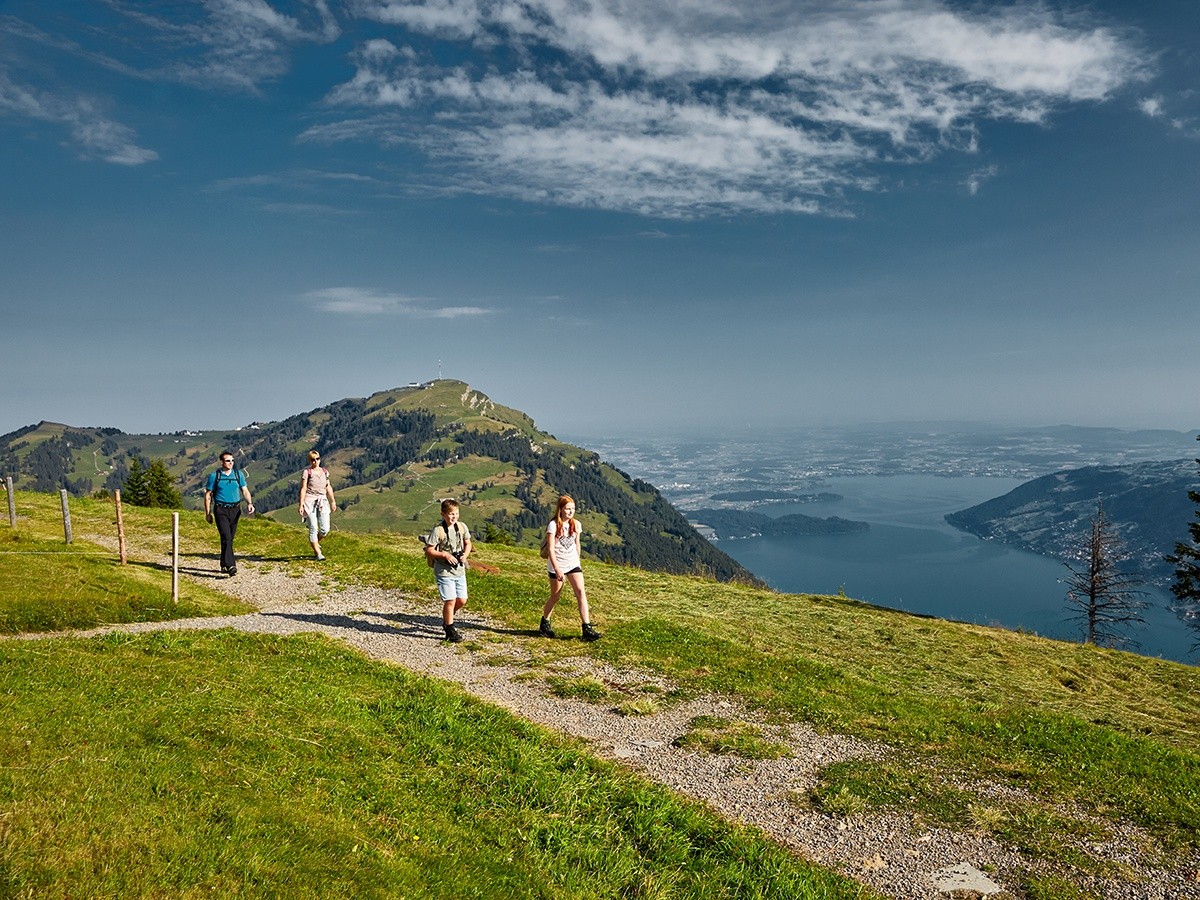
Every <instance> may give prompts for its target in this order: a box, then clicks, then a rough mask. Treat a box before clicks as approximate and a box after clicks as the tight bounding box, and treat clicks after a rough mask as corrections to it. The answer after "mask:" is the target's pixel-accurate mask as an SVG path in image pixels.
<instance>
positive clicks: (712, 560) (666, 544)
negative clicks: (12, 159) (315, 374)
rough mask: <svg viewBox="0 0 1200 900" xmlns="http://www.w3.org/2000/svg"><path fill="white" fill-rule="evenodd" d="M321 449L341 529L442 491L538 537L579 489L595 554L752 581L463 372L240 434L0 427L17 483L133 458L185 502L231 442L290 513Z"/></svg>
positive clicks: (195, 502)
mask: <svg viewBox="0 0 1200 900" xmlns="http://www.w3.org/2000/svg"><path fill="white" fill-rule="evenodd" d="M313 448H317V449H319V450H320V451H321V453H322V460H321V461H322V464H323V465H324V466H325V467H326V468H327V469H329V472H330V475H331V478H332V481H333V485H334V488H335V490H336V491H337V493H338V502H339V513H338V516H337V520H336V521H337V527H338V528H340V529H344V530H349V531H361V532H371V531H388V532H395V533H401V534H409V535H417V534H422V533H424V532H426V531H428V530H429V528H430V527H432V526H433V525H434V524H436V523H437V521H438V507H439V504H440V503H441V501H442V500H443V499H445V498H446V497H454V498H456V499H458V500H459V501H460V502H461V503H462V504H463V505H464V507H465V508H466V509H469V511H470V513H471V515H470V516H469V521H470V523H471V525H472V528H473V529H474V530H475V533H476V537H477V538H485V537H486V536H487V534H488V527H489V526H490V528H491V529H492V530H491V532H490V533H491V534H492V535H493V536H495V537H496V538H497V539H500V540H504V541H508V540H512V541H513V542H515V543H517V544H521V545H524V546H536V545H537V544H538V543H539V542H540V540H541V534H542V531H543V530H544V528H545V526H546V522H547V521H549V519H550V517H551V515H552V514H553V510H554V504H555V500H556V499H557V497H558V495H559V494H560V493H570V494H571V495H572V496H574V497H575V500H576V502H577V505H578V509H579V513H578V514H579V518H580V520H581V522H582V524H583V525H584V542H583V544H584V551H585V553H586V554H588V555H589V556H591V557H593V558H597V559H602V560H606V561H609V562H617V563H623V564H626V565H636V566H640V567H642V568H647V569H653V570H656V571H666V572H675V573H692V574H705V575H710V576H712V577H715V578H717V579H719V580H723V581H730V580H741V581H749V582H755V581H756V579H755V577H754V576H753V575H752V574H751V573H749V572H748V571H746V570H745V569H744V568H743V567H742V566H741V565H739V564H738V563H737V562H735V561H734V560H733V559H732V558H730V557H729V556H728V555H726V554H725V553H724V552H723V551H721V550H719V549H717V548H716V547H714V546H713V545H712V544H710V543H709V542H708V541H706V540H705V539H704V538H703V537H701V536H700V534H699V533H698V532H697V531H696V530H695V529H694V528H693V527H692V526H691V525H690V524H689V523H688V521H687V519H686V518H685V517H684V516H683V515H681V514H680V513H679V512H678V511H677V510H675V509H674V507H672V506H671V505H670V504H669V503H668V502H667V501H666V500H665V499H664V498H663V497H662V495H661V494H659V492H658V491H657V490H656V489H655V488H654V487H653V486H652V485H649V484H646V483H645V482H641V481H636V480H634V479H631V478H629V476H627V475H626V474H625V473H623V472H620V471H618V470H617V469H615V468H613V467H612V466H609V465H607V464H606V463H604V462H603V461H602V460H601V459H600V458H599V457H598V456H596V454H594V453H591V452H589V451H587V450H584V449H582V448H579V447H575V446H573V445H571V444H567V443H564V442H562V441H559V440H557V439H555V438H554V437H553V436H552V435H549V434H546V433H544V432H541V431H539V430H538V429H537V428H536V427H535V426H534V423H533V420H532V419H530V418H529V417H528V416H527V415H525V414H524V413H522V412H520V411H518V410H514V409H510V408H508V407H505V406H501V405H499V404H497V403H495V402H494V401H492V400H491V399H490V398H488V397H487V396H486V395H484V394H482V393H480V392H479V391H476V390H474V389H472V388H471V387H470V386H469V385H467V384H464V383H463V382H461V381H451V380H442V381H435V382H431V383H428V384H424V385H420V386H410V387H405V388H397V389H395V390H390V391H382V392H380V393H377V394H373V395H372V396H370V397H368V398H366V399H354V398H352V399H346V400H340V401H338V402H336V403H332V404H329V405H328V406H324V407H320V408H318V409H314V410H311V411H309V412H306V413H301V414H298V415H295V416H291V417H289V418H287V419H285V420H283V421H281V422H272V423H265V424H264V423H254V424H253V425H251V426H247V427H245V428H242V429H240V430H236V431H219V432H206V433H190V432H180V433H176V434H169V435H162V434H160V435H127V434H122V433H120V432H117V431H116V430H115V429H97V428H90V429H83V428H73V427H69V426H65V425H57V424H53V423H46V422H43V423H41V424H39V425H37V426H32V427H30V428H27V429H21V430H20V431H17V432H13V433H12V434H9V435H5V436H3V437H0V474H4V473H12V474H14V475H15V483H16V486H17V487H18V488H29V489H33V490H42V491H51V490H58V489H60V488H63V487H65V488H67V489H68V490H69V491H71V492H72V493H74V494H77V495H87V494H90V493H93V492H94V491H97V490H103V489H109V490H111V489H113V488H117V487H120V486H121V484H122V483H123V481H124V477H125V475H126V474H127V468H128V462H129V460H130V459H132V458H134V457H140V458H142V459H145V460H147V461H149V460H152V459H161V460H162V461H163V462H164V463H165V465H166V466H167V468H168V470H169V471H170V472H171V473H172V474H173V475H174V476H175V478H176V482H177V485H178V486H179V488H180V489H181V490H182V492H183V494H184V499H185V505H186V506H189V507H191V508H199V506H200V498H201V496H202V490H203V482H204V479H205V478H206V477H207V475H208V473H210V472H211V471H213V470H214V469H215V468H216V459H217V456H218V454H219V453H220V452H221V451H222V450H225V449H228V450H230V451H232V452H233V453H234V454H235V456H236V458H237V465H238V467H239V468H241V469H242V470H243V471H244V472H245V474H246V477H247V480H248V483H249V487H250V489H251V491H252V493H253V496H254V498H255V504H256V506H257V507H258V509H259V511H260V512H263V513H265V514H267V515H269V516H271V517H272V518H277V519H279V520H281V521H285V522H288V521H296V520H297V518H298V515H299V513H298V510H297V504H298V497H299V488H300V472H301V470H302V469H303V468H305V466H306V465H307V458H306V457H307V453H308V451H309V450H310V449H313Z"/></svg>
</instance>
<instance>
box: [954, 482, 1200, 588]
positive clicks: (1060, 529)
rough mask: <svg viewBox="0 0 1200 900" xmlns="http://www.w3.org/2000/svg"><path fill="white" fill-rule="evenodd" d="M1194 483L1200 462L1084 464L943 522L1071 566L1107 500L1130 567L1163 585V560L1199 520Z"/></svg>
mask: <svg viewBox="0 0 1200 900" xmlns="http://www.w3.org/2000/svg"><path fill="white" fill-rule="evenodd" d="M1196 485H1197V468H1196V460H1190V459H1179V460H1162V461H1154V462H1138V463H1124V464H1120V465H1109V466H1083V467H1081V468H1078V469H1066V470H1063V471H1059V472H1054V473H1052V474H1050V475H1043V476H1042V477H1040V478H1034V479H1032V480H1031V481H1027V482H1025V483H1024V484H1021V485H1018V486H1017V487H1015V488H1013V489H1012V490H1011V491H1009V492H1008V493H1007V494H1004V495H1003V496H1000V497H995V498H993V499H991V500H987V501H985V502H984V503H980V504H977V505H975V506H972V507H970V508H968V509H965V510H959V511H958V512H954V513H950V514H948V515H947V516H946V521H947V522H948V523H949V524H951V525H953V526H954V527H955V528H959V529H961V530H963V531H966V532H968V533H970V534H974V535H976V536H977V537H980V538H984V539H986V540H996V541H1000V542H1001V543H1005V544H1010V545H1013V546H1017V547H1021V548H1022V549H1025V550H1030V551H1032V552H1034V553H1039V554H1041V555H1043V556H1049V557H1051V558H1053V559H1059V560H1063V561H1068V560H1073V559H1074V558H1075V556H1076V555H1077V554H1078V552H1079V548H1080V546H1081V540H1082V537H1083V535H1084V534H1085V531H1086V528H1087V526H1088V523H1089V522H1090V521H1091V517H1092V516H1093V515H1094V514H1095V512H1096V506H1097V503H1103V504H1104V510H1105V514H1106V517H1107V518H1109V520H1110V521H1111V522H1112V523H1113V525H1114V527H1115V528H1116V529H1117V533H1118V535H1119V537H1120V539H1121V541H1122V543H1123V544H1124V545H1125V550H1126V551H1127V553H1128V554H1129V559H1128V560H1127V562H1126V568H1127V569H1128V570H1130V571H1131V572H1132V573H1135V574H1137V575H1139V576H1140V577H1143V578H1144V579H1145V580H1146V581H1148V582H1149V583H1151V584H1155V585H1158V586H1165V585H1166V584H1167V583H1168V582H1169V581H1170V579H1171V575H1172V571H1173V570H1172V568H1171V566H1170V564H1168V563H1167V562H1165V561H1164V560H1163V556H1164V555H1166V554H1168V553H1171V552H1173V550H1174V547H1175V542H1176V541H1179V540H1182V539H1183V537H1184V536H1185V535H1186V534H1187V525H1188V522H1189V521H1190V520H1191V519H1192V518H1193V516H1194V515H1195V504H1193V503H1192V502H1191V500H1189V499H1188V491H1189V490H1195V489H1196Z"/></svg>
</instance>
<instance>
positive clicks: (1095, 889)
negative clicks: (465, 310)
mask: <svg viewBox="0 0 1200 900" xmlns="http://www.w3.org/2000/svg"><path fill="white" fill-rule="evenodd" d="M195 574H196V575H197V576H200V577H203V579H204V581H205V583H206V584H208V585H210V586H215V587H216V588H218V589H220V590H222V591H224V592H226V593H228V594H230V595H232V596H235V597H238V598H239V599H242V600H244V601H246V602H248V603H250V604H252V605H254V606H255V607H257V608H258V609H259V612H256V613H250V614H245V615H237V616H222V617H213V618H198V619H186V620H175V621H170V622H154V623H138V624H132V625H120V626H109V627H104V628H97V629H93V630H90V631H81V632H73V634H75V635H80V636H86V635H92V634H101V633H108V632H113V631H120V632H128V633H140V632H149V631H162V630H178V629H220V628H233V629H237V630H240V631H245V632H255V633H264V634H277V635H288V634H299V633H305V632H318V633H321V634H325V635H328V636H329V637H331V638H334V639H337V640H339V641H342V642H344V643H345V644H347V645H349V646H351V647H354V648H355V649H357V650H359V651H360V652H362V653H363V654H365V655H366V656H368V657H370V658H372V659H377V660H381V661H385V662H388V663H391V664H395V665H399V666H403V667H404V668H406V669H408V670H410V671H413V672H418V673H421V674H424V675H429V676H432V677H435V678H439V679H443V680H445V681H451V682H455V683H457V684H459V685H461V686H462V687H463V688H464V689H465V690H467V691H468V692H469V693H470V694H472V695H474V696H475V697H477V698H479V699H480V700H483V701H486V702H488V703H492V704H496V705H498V706H502V707H504V708H505V709H508V710H510V711H511V712H512V713H513V714H514V715H517V716H520V717H522V718H524V719H527V720H530V721H532V722H536V723H538V724H540V725H542V726H545V727H546V728H548V729H551V730H554V731H557V732H560V733H562V734H565V735H569V736H571V737H574V738H578V739H580V740H582V741H585V742H587V744H588V745H589V746H590V747H591V748H592V749H593V751H594V752H595V753H596V754H597V755H599V756H602V757H605V758H608V759H611V760H615V761H617V762H618V763H620V764H622V765H625V766H628V767H629V768H631V769H633V770H635V771H637V772H640V773H641V774H642V775H644V776H645V777H647V778H649V779H652V780H654V781H656V782H658V783H660V784H663V785H666V786H667V787H669V788H671V789H673V790H675V791H677V792H679V793H680V794H683V795H686V796H688V797H691V798H693V799H695V800H697V801H700V802H702V803H705V804H707V805H708V806H710V807H711V808H712V809H714V810H716V811H717V812H719V813H720V814H721V815H723V816H725V817H726V818H728V819H730V820H732V821H735V822H741V823H745V824H747V825H750V826H753V827H756V828H759V829H761V830H762V831H763V832H764V833H766V834H767V835H769V836H771V837H772V838H774V839H775V840H777V841H779V842H780V843H781V844H783V845H784V846H787V847H789V848H791V849H793V850H795V851H796V852H797V853H799V854H801V855H803V856H804V857H806V858H808V859H811V860H814V861H816V862H820V863H823V864H825V865H828V866H830V867H831V868H833V869H836V870H837V871H839V872H842V873H843V874H845V875H848V876H849V877H851V878H854V879H856V880H858V881H860V882H863V883H865V884H867V885H869V886H871V887H872V888H874V889H875V890H877V891H879V892H880V893H882V894H883V895H884V896H887V897H891V898H895V900H928V898H935V897H949V896H951V894H950V893H942V892H940V891H939V885H940V887H941V890H942V891H947V890H949V888H948V883H947V882H946V881H945V878H944V877H942V878H941V879H939V874H940V873H945V872H946V871H948V870H954V871H956V872H958V871H961V870H963V869H964V867H965V868H966V869H967V870H971V871H973V870H981V871H982V872H983V873H986V874H987V878H982V879H981V881H980V884H981V885H986V886H987V887H986V888H985V889H981V890H976V891H968V892H965V893H964V892H961V891H958V892H955V893H954V894H953V896H957V897H963V896H966V897H978V896H989V895H990V896H994V897H1001V898H1002V897H1019V896H1021V895H1020V894H1019V893H1017V892H1016V891H1015V890H1013V888H1012V887H1011V886H1010V887H1008V888H1007V890H1005V887H1006V882H1008V884H1010V885H1011V884H1015V883H1016V882H1017V881H1018V877H1019V875H1020V873H1023V872H1028V871H1040V870H1042V869H1043V868H1044V867H1043V866H1042V865H1041V864H1039V863H1037V862H1036V861H1031V860H1029V859H1026V858H1023V857H1022V856H1021V855H1020V854H1019V853H1018V852H1016V851H1015V850H1014V849H1013V848H1011V847H1007V846H1005V845H1003V844H1001V843H999V842H998V841H996V840H995V839H994V838H992V837H991V836H990V835H988V834H985V833H982V832H981V833H973V832H966V831H954V830H950V829H945V828H935V827H928V826H927V825H923V824H921V823H920V822H918V821H916V820H915V819H914V818H913V817H911V816H906V815H900V814H884V815H879V814H874V813H871V814H864V815H854V816H831V815H828V814H825V813H822V812H819V811H815V810H812V809H810V808H807V806H806V804H805V803H804V802H803V798H804V797H805V796H807V794H808V792H809V791H810V790H811V789H813V788H814V787H816V785H817V783H818V778H819V774H820V772H821V770H822V769H823V768H824V767H825V766H828V765H830V764H831V763H834V762H838V761H842V760H848V759H856V758H859V759H886V758H889V757H892V756H894V751H893V750H892V749H891V748H889V747H887V746H886V745H882V744H872V743H868V742H864V741H861V740H857V739H855V738H851V737H847V736H844V735H836V734H826V733H821V732H817V731H815V730H813V729H812V728H809V727H807V726H805V725H790V726H786V727H783V726H778V725H771V724H770V723H765V722H763V721H761V719H760V717H758V716H757V715H756V714H755V713H753V712H752V711H750V710H748V709H746V708H744V707H743V706H741V705H740V704H738V703H737V702H735V701H734V700H732V699H730V698H723V697H698V698H693V699H689V700H686V701H683V702H672V703H659V704H657V706H658V707H659V708H658V709H657V711H655V712H652V713H651V714H648V715H627V714H623V713H622V712H620V711H619V710H618V708H617V704H615V703H613V702H608V703H590V702H587V701H585V700H582V699H573V698H564V697H560V696H556V695H555V694H554V693H553V692H552V691H551V689H550V687H549V685H548V684H547V682H546V677H547V676H550V675H554V674H559V675H567V676H576V677H586V676H590V677H592V678H596V679H599V680H600V681H602V682H604V683H605V684H607V685H612V686H618V687H622V686H624V687H627V688H629V687H632V690H631V695H636V696H659V695H660V694H661V693H665V692H668V691H670V689H671V685H669V684H666V683H664V682H663V681H662V680H661V679H659V678H657V677H656V676H654V675H652V674H650V673H647V672H639V671H634V670H623V669H616V668H613V667H611V666H609V665H606V664H604V663H600V662H597V661H595V660H592V659H590V658H589V657H587V656H578V657H571V658H569V659H566V660H560V661H558V662H556V663H551V664H549V665H546V664H543V663H538V662H536V661H535V660H533V659H532V657H531V655H530V649H531V648H535V647H536V644H534V643H532V642H537V641H541V640H542V639H540V638H537V637H536V636H535V628H536V616H537V610H532V611H531V626H530V630H529V631H514V630H512V629H510V628H507V627H505V626H500V625H497V624H495V623H493V622H490V621H488V619H487V618H486V617H484V616H481V615H479V614H477V613H475V612H473V611H472V610H471V609H470V607H468V608H467V609H465V610H463V612H462V613H460V614H459V618H458V625H459V629H460V631H462V632H463V634H464V636H465V637H466V638H467V641H466V642H464V643H463V644H460V645H457V646H451V645H449V644H447V643H446V642H445V641H443V640H442V628H441V618H440V613H441V610H440V605H439V604H438V603H436V602H435V601H434V600H432V599H429V598H424V597H413V596H410V595H406V594H404V593H403V592H400V591H392V590H381V589H376V588H365V587H342V586H331V585H328V584H326V583H325V581H324V579H323V578H322V576H321V573H320V572H319V570H315V571H314V572H313V573H312V575H310V576H303V577H295V576H293V575H291V574H289V573H288V571H286V570H285V569H284V568H283V567H280V566H278V565H275V566H262V565H256V564H254V563H251V562H245V561H241V562H239V574H238V576H237V577H234V578H227V579H216V580H213V579H212V578H211V573H204V574H203V575H202V576H201V573H199V572H196V573H195ZM564 612H566V610H564ZM563 621H564V625H565V623H566V621H567V617H565V616H564V619H563ZM564 630H565V628H564ZM21 637H22V638H27V639H34V638H37V637H45V635H41V636H35V635H25V636H21ZM646 685H650V686H652V687H653V688H655V689H657V691H658V692H659V694H654V695H651V694H647V693H639V689H640V688H642V687H644V686H646ZM696 716H716V717H721V718H723V719H728V720H733V721H739V722H747V723H753V724H756V725H757V726H758V727H759V728H760V729H761V731H762V732H763V735H764V737H765V738H767V739H769V740H770V741H772V742H775V743H779V744H784V745H786V746H787V748H788V749H789V751H790V756H787V757H784V758H779V759H765V760H751V759H744V758H740V757H736V756H727V755H717V754H712V753H707V752H699V751H695V750H689V749H684V748H681V747H677V746H675V745H674V743H673V742H674V741H675V740H676V739H677V738H678V737H680V736H681V735H683V734H684V733H685V732H687V731H688V730H689V723H690V722H691V721H692V719H693V718H694V717H696ZM979 789H980V790H981V791H982V792H984V793H986V792H987V791H989V790H991V791H1011V788H1007V787H1004V788H1001V787H999V786H988V785H983V786H979ZM1105 827H1106V830H1108V831H1110V832H1111V837H1110V838H1109V839H1107V840H1106V841H1105V842H1104V844H1103V845H1098V846H1088V848H1087V850H1088V852H1089V853H1090V854H1091V855H1092V856H1094V857H1099V858H1102V859H1105V860H1110V861H1112V862H1114V863H1117V864H1119V866H1120V867H1122V869H1123V871H1124V877H1122V878H1119V879H1118V878H1115V877H1114V878H1104V879H1100V878H1093V877H1085V876H1083V875H1081V874H1079V873H1076V874H1075V875H1074V876H1071V880H1072V881H1073V882H1074V883H1075V884H1077V885H1078V886H1079V887H1080V888H1082V889H1084V890H1088V891H1090V892H1092V893H1094V894H1095V895H1096V896H1099V897H1103V898H1106V900H1200V854H1194V855H1193V856H1192V857H1191V858H1190V859H1188V860H1186V861H1185V863H1183V864H1180V865H1177V866H1175V867H1173V868H1158V867H1155V866H1154V865H1153V864H1152V862H1150V861H1148V860H1147V856H1148V854H1147V853H1146V852H1145V851H1144V848H1145V847H1147V846H1152V844H1153V842H1152V841H1151V840H1150V839H1149V837H1148V836H1147V835H1145V834H1144V833H1142V832H1140V831H1139V830H1138V829H1136V828H1133V827H1126V826H1122V827H1119V828H1115V829H1114V828H1113V826H1112V824H1111V823H1107V822H1106V823H1105ZM994 888H995V889H999V892H994V891H993V889H994Z"/></svg>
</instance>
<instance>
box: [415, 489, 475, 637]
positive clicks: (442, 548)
mask: <svg viewBox="0 0 1200 900" xmlns="http://www.w3.org/2000/svg"><path fill="white" fill-rule="evenodd" d="M471 549H472V547H471V532H470V531H469V530H468V529H467V526H466V525H464V524H463V523H462V522H460V521H458V501H457V500H443V501H442V521H441V522H440V523H438V524H437V525H436V526H435V527H434V529H433V531H431V532H429V534H428V535H427V536H426V538H425V558H426V559H427V560H429V562H430V563H431V564H432V565H433V576H434V580H435V581H437V587H438V595H439V596H440V597H441V598H442V628H444V629H445V631H446V640H448V641H449V642H450V643H452V644H457V643H458V642H459V641H461V640H462V639H463V636H462V635H461V634H460V633H459V631H458V629H457V628H455V627H454V614H455V613H456V612H458V611H459V610H460V609H462V608H463V607H464V606H466V605H467V557H468V556H470V555H471Z"/></svg>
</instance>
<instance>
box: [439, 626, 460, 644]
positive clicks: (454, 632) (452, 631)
mask: <svg viewBox="0 0 1200 900" xmlns="http://www.w3.org/2000/svg"><path fill="white" fill-rule="evenodd" d="M442 628H444V629H446V640H448V641H449V642H450V643H452V644H457V643H458V642H459V641H461V640H462V639H463V636H462V634H460V633H459V630H458V629H457V628H455V627H454V626H453V625H443V626H442Z"/></svg>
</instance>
